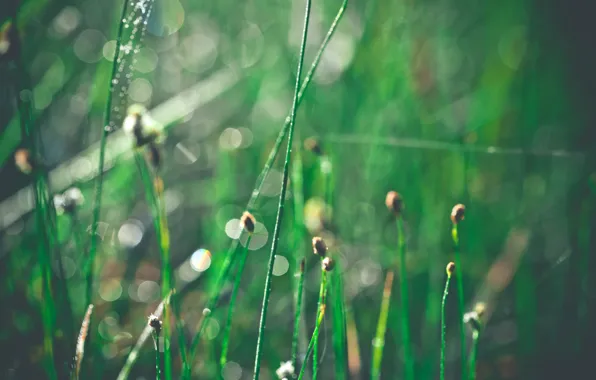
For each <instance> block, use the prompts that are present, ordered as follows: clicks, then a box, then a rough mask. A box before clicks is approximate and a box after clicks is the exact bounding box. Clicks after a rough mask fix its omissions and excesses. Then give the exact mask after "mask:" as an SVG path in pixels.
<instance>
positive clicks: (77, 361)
mask: <svg viewBox="0 0 596 380" xmlns="http://www.w3.org/2000/svg"><path fill="white" fill-rule="evenodd" d="M92 313H93V305H89V306H88V307H87V312H86V313H85V318H83V323H81V330H80V332H79V338H78V339H77V350H76V353H75V357H74V368H73V371H72V372H71V375H70V376H71V378H73V379H75V380H78V378H79V374H80V372H81V364H82V363H83V355H84V354H85V341H86V340H87V333H88V332H89V323H90V322H91V314H92Z"/></svg>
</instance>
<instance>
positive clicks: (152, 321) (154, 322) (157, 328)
mask: <svg viewBox="0 0 596 380" xmlns="http://www.w3.org/2000/svg"><path fill="white" fill-rule="evenodd" d="M147 324H148V325H149V326H150V327H151V328H152V329H153V331H154V332H155V334H156V335H159V334H160V333H161V327H162V322H161V320H160V319H159V318H158V317H157V316H156V315H154V314H151V315H150V316H149V320H148V321H147Z"/></svg>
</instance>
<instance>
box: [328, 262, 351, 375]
mask: <svg viewBox="0 0 596 380" xmlns="http://www.w3.org/2000/svg"><path fill="white" fill-rule="evenodd" d="M336 266H337V267H338V269H337V270H335V271H333V273H332V275H331V280H332V291H333V293H332V294H333V301H332V303H331V307H332V309H331V315H332V321H333V325H332V329H333V350H334V353H335V378H336V379H337V380H342V379H347V377H348V375H347V371H346V369H347V367H348V362H347V352H346V350H347V347H348V339H347V326H346V303H345V299H344V288H343V286H344V285H343V279H342V274H341V271H340V270H339V269H340V264H339V261H338V262H337V263H336Z"/></svg>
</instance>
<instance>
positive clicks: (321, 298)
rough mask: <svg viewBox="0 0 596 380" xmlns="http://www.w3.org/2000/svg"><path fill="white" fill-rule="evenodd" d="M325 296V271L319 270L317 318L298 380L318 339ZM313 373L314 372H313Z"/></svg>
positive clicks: (315, 359)
mask: <svg viewBox="0 0 596 380" xmlns="http://www.w3.org/2000/svg"><path fill="white" fill-rule="evenodd" d="M326 298H327V273H326V271H325V270H323V271H322V272H321V289H320V291H319V301H318V304H319V305H320V306H319V308H318V309H317V319H316V322H315V329H314V331H313V333H312V337H311V338H310V342H309V344H308V348H307V350H306V355H304V361H303V362H302V366H301V367H300V373H299V374H298V380H301V379H302V377H303V376H304V373H305V371H306V367H307V365H308V358H309V357H310V354H311V352H312V351H313V349H314V346H315V343H316V341H317V340H318V339H319V331H320V328H321V324H322V323H323V319H324V318H325V309H326V306H325V302H326ZM315 361H317V358H316V357H313V362H315ZM313 375H314V373H313Z"/></svg>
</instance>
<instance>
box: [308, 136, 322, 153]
mask: <svg viewBox="0 0 596 380" xmlns="http://www.w3.org/2000/svg"><path fill="white" fill-rule="evenodd" d="M304 148H305V149H306V150H308V151H311V152H313V153H314V154H316V155H317V156H322V155H323V148H322V147H321V144H320V143H319V140H317V139H316V138H314V137H309V138H307V139H306V140H304Z"/></svg>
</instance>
